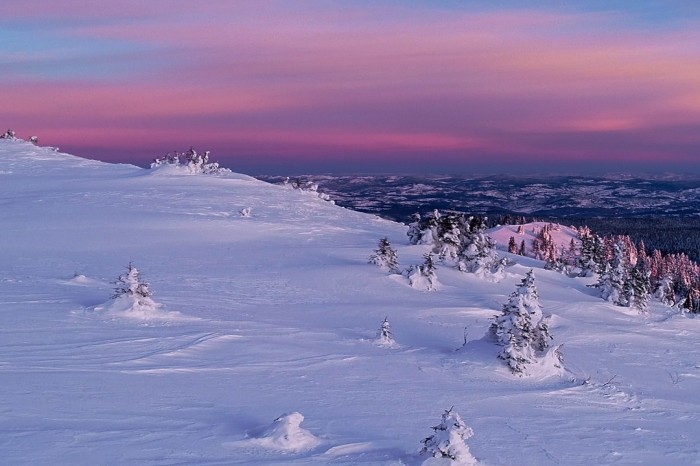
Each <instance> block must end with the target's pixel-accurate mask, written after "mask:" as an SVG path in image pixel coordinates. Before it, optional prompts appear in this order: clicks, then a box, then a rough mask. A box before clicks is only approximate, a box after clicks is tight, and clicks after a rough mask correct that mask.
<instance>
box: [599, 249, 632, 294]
mask: <svg viewBox="0 0 700 466" xmlns="http://www.w3.org/2000/svg"><path fill="white" fill-rule="evenodd" d="M613 251H614V252H613V258H612V260H611V261H610V262H607V261H606V262H604V263H603V269H602V273H601V274H600V277H599V279H598V284H597V287H598V288H600V295H601V297H602V298H603V299H605V300H606V301H609V302H611V303H614V304H616V305H618V306H628V305H629V301H628V295H629V288H628V287H629V262H628V257H627V251H626V249H625V245H624V243H623V242H621V241H617V242H615V243H614V246H613Z"/></svg>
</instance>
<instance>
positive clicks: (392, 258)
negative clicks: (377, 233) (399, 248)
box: [369, 237, 401, 274]
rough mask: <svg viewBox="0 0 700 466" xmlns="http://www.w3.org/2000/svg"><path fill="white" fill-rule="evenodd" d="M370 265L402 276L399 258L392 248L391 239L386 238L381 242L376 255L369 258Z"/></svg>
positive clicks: (375, 251) (375, 252)
mask: <svg viewBox="0 0 700 466" xmlns="http://www.w3.org/2000/svg"><path fill="white" fill-rule="evenodd" d="M369 262H370V264H374V265H376V266H379V267H381V268H384V269H387V270H389V272H391V273H395V274H400V273H401V271H400V270H399V258H398V254H397V252H396V249H394V248H392V247H391V243H389V239H388V238H386V237H384V238H382V239H380V240H379V246H378V247H377V249H375V250H374V254H372V255H371V256H370V257H369Z"/></svg>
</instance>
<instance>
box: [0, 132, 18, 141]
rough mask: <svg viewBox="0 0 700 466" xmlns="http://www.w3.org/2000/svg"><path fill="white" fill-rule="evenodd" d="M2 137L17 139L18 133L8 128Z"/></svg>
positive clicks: (0, 137)
mask: <svg viewBox="0 0 700 466" xmlns="http://www.w3.org/2000/svg"><path fill="white" fill-rule="evenodd" d="M0 139H10V140H15V139H17V133H15V132H14V131H12V130H11V129H8V130H7V131H5V132H4V133H3V134H0Z"/></svg>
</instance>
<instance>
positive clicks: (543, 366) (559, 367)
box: [525, 345, 565, 379]
mask: <svg viewBox="0 0 700 466" xmlns="http://www.w3.org/2000/svg"><path fill="white" fill-rule="evenodd" d="M561 346H562V345H558V346H555V347H553V348H549V350H547V352H545V353H544V354H543V355H542V356H540V357H538V358H537V359H536V360H535V361H534V362H533V363H531V364H528V366H527V368H526V369H525V373H526V374H525V375H527V376H528V378H533V379H549V378H554V377H561V376H562V375H564V372H565V369H564V364H563V363H562V356H561Z"/></svg>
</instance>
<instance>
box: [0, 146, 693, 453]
mask: <svg viewBox="0 0 700 466" xmlns="http://www.w3.org/2000/svg"><path fill="white" fill-rule="evenodd" d="M0 173H2V176H1V177H0V212H1V213H2V215H0V231H2V236H3V246H2V257H3V266H2V268H0V316H1V318H2V326H0V329H1V330H0V386H2V387H3V396H2V397H0V432H1V434H2V435H0V452H1V453H2V458H3V460H2V461H3V463H5V464H33V465H44V464H46V465H48V464H51V465H54V464H71V465H76V464H78V465H82V464H84V465H94V464H153V465H166V464H167V465H173V464H226V465H231V464H304V465H306V464H318V465H322V464H323V465H325V464H348V465H350V464H368V465H369V464H372V465H375V464H376V465H399V464H404V465H419V464H421V463H422V462H423V461H425V459H426V458H424V457H421V456H419V454H418V452H419V451H420V449H421V446H422V445H421V440H422V439H424V438H425V436H426V434H427V433H429V431H430V427H431V426H434V425H435V424H436V421H437V419H436V417H437V416H439V414H440V413H441V412H444V411H445V410H447V409H449V408H450V407H454V410H455V412H459V413H460V415H461V416H463V418H464V419H465V420H468V424H469V427H470V428H471V429H473V432H474V436H473V437H472V438H470V439H469V450H470V452H471V453H472V454H473V456H474V457H475V458H478V460H479V461H480V462H481V463H482V464H487V465H591V464H613V463H617V464H649V465H662V464H664V465H665V464H674V465H690V464H700V447H698V445H697V441H696V438H695V437H696V436H695V430H696V428H697V425H698V423H699V422H700V398H698V395H697V394H698V393H700V360H698V356H697V350H696V347H697V342H698V337H697V335H698V331H699V330H700V320H698V319H690V318H687V317H684V316H681V315H678V314H676V313H674V311H673V310H672V309H670V308H668V307H665V306H663V305H661V304H659V303H656V302H654V303H652V304H651V305H650V306H649V311H648V313H646V314H644V315H639V314H637V313H635V312H633V311H631V310H630V309H627V308H619V307H616V306H613V305H611V304H609V303H606V302H604V301H603V300H602V299H600V298H599V297H598V296H597V293H596V291H595V290H592V289H590V288H588V287H587V286H586V285H587V284H590V283H592V281H593V279H591V278H576V279H571V278H567V277H566V276H564V275H562V274H559V273H557V272H553V271H547V270H542V267H543V263H542V262H541V261H537V260H535V259H531V258H526V257H520V256H513V255H509V254H507V253H504V255H505V256H506V257H508V258H509V259H511V260H513V261H514V262H516V264H515V265H513V266H512V267H509V268H507V269H506V276H505V277H504V279H503V280H501V281H500V282H497V283H493V282H489V281H486V280H481V279H479V278H478V277H475V276H474V275H473V274H464V273H461V272H459V271H457V270H455V269H453V268H449V267H443V266H441V265H440V264H439V263H438V265H437V270H436V273H437V278H438V279H439V283H440V288H439V289H438V290H435V291H433V292H430V293H425V292H420V291H417V290H415V289H412V288H411V287H410V286H409V285H408V282H407V279H406V278H405V277H403V276H400V275H396V274H394V275H391V274H389V273H387V272H386V271H383V270H381V269H380V268H379V267H376V266H373V265H371V264H367V258H368V257H369V255H370V254H371V253H372V251H373V249H374V248H375V247H376V245H377V241H378V240H379V239H380V238H383V237H387V238H388V239H389V240H390V242H391V244H392V245H393V247H395V248H396V249H397V250H398V257H399V259H400V264H399V266H400V267H401V268H402V269H405V268H407V267H408V266H410V265H417V264H421V263H422V262H423V254H425V253H427V252H428V249H429V247H430V246H409V245H408V241H407V237H406V227H405V226H404V225H400V224H396V223H392V222H389V221H385V220H382V219H379V218H377V217H374V216H370V215H366V214H360V213H357V212H352V211H349V210H345V209H342V208H340V207H337V206H334V205H332V204H331V203H329V202H325V201H323V200H322V199H320V198H319V197H318V195H317V194H314V193H309V192H303V191H299V190H291V189H286V188H284V187H282V186H273V185H269V184H266V183H263V182H261V181H257V180H255V179H252V178H250V177H247V176H244V175H238V174H235V173H226V174H217V175H187V176H183V174H181V173H179V172H177V171H173V170H163V169H161V170H156V171H151V170H146V169H141V168H138V167H134V166H130V165H110V164H104V163H100V162H95V161H89V160H84V159H80V158H77V157H73V156H70V155H67V154H62V153H58V152H54V151H51V150H49V149H43V148H39V147H36V146H33V145H31V144H29V143H24V142H22V141H6V140H2V141H0ZM493 189H497V186H494V188H493ZM244 209H250V212H252V215H251V216H250V217H243V216H241V214H240V212H241V211H242V210H244ZM563 231H565V230H563ZM511 234H512V233H507V236H511ZM507 239H508V238H507V237H506V242H507ZM499 242H500V241H499ZM501 244H506V243H501ZM131 261H134V262H135V263H137V264H138V266H139V270H140V271H141V272H142V273H143V275H144V277H145V279H146V280H147V281H148V282H149V284H150V289H151V290H152V291H153V300H154V301H155V302H157V303H160V304H161V305H162V307H159V308H157V309H155V310H154V314H155V315H157V316H159V317H165V318H158V319H152V318H145V319H144V318H137V319H130V318H123V315H121V314H119V318H115V315H114V313H113V312H110V311H115V310H117V308H116V307H114V306H116V303H114V302H112V303H110V301H109V300H110V299H111V296H112V294H113V285H112V283H113V282H114V280H115V279H116V278H117V277H118V276H119V274H120V273H122V272H123V270H124V267H126V266H127V264H129V263H130V262H131ZM530 268H534V269H535V273H536V276H537V288H538V293H539V299H540V304H541V306H542V309H543V312H544V313H545V314H551V315H552V318H551V320H550V327H549V328H550V331H551V334H552V335H553V336H554V338H555V340H554V341H553V342H552V348H554V347H556V346H557V345H560V344H563V346H562V348H561V351H562V352H563V355H564V366H563V374H561V375H559V376H551V375H549V376H547V377H537V376H533V377H522V378H521V377H516V376H513V375H512V374H511V373H510V371H509V369H508V368H507V367H506V366H505V365H504V363H503V361H502V360H500V359H498V358H497V354H498V352H499V350H500V348H499V347H498V346H496V345H495V344H493V343H492V342H489V341H486V340H485V339H484V338H483V336H484V335H485V334H486V332H487V330H488V328H489V325H490V324H491V321H492V318H493V316H495V315H497V314H498V313H499V312H500V310H501V308H502V306H503V303H505V302H506V301H507V300H508V296H509V295H510V293H511V292H512V291H513V289H514V288H515V286H516V285H517V284H518V283H519V282H520V281H521V280H522V278H523V276H524V275H525V273H526V272H527V271H528V270H530ZM121 311H123V313H126V312H128V311H127V310H126V309H121ZM175 312H176V313H177V314H173V313H175ZM386 316H389V317H390V319H391V330H392V333H393V337H394V339H395V340H396V344H397V346H396V347H395V348H394V349H391V350H388V349H387V348H385V347H380V346H377V345H375V344H372V342H373V340H374V339H375V337H376V332H377V327H378V325H379V324H380V323H381V322H382V320H383V319H384V318H385V317H386ZM151 317H152V316H151ZM280 413H293V414H291V415H290V417H286V418H284V417H283V418H281V419H282V421H280V422H279V423H273V426H272V427H270V429H269V430H265V426H267V425H269V423H270V420H272V419H277V418H278V417H279V415H280ZM294 413H297V414H294ZM298 413H303V415H304V419H303V420H304V422H303V427H302V425H301V415H299V414H298ZM297 421H298V422H297ZM254 440H255V441H254ZM251 441H252V443H251ZM256 441H257V442H256ZM239 442H243V443H239ZM245 442H249V443H248V444H247V446H245V447H243V448H241V446H242V445H245Z"/></svg>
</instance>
